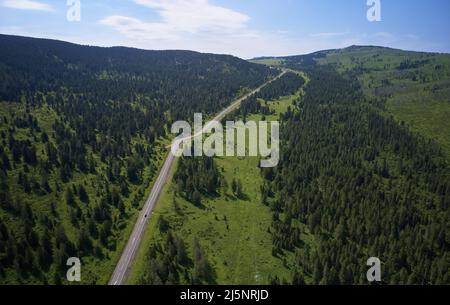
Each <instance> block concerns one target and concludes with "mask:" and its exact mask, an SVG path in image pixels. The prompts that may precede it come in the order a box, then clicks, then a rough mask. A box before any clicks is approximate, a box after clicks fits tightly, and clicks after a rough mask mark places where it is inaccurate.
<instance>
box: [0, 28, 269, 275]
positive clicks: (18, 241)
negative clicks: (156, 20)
mask: <svg viewBox="0 0 450 305" xmlns="http://www.w3.org/2000/svg"><path fill="white" fill-rule="evenodd" d="M275 73H277V71H274V70H272V69H269V68H267V67H264V66H260V65H257V64H252V63H248V62H246V61H243V60H240V59H238V58H235V57H232V56H222V55H210V54H200V53H196V52H189V51H167V52H166V51H143V50H137V49H128V48H98V47H87V46H79V45H74V44H70V43H65V42H60V41H53V40H42V39H34V38H24V37H16V36H7V35H0V99H1V108H0V136H1V139H0V160H1V161H0V184H1V185H2V187H1V189H0V241H1V242H0V283H50V284H60V283H67V282H64V281H65V271H66V269H67V267H66V265H65V264H66V260H67V258H68V257H71V256H76V257H81V258H82V263H83V266H84V270H85V271H84V277H83V281H84V283H106V282H107V280H108V278H109V276H110V273H111V272H112V268H113V267H114V262H115V259H116V257H117V255H119V254H120V250H121V245H122V243H123V242H124V241H125V240H126V238H127V235H126V230H127V229H126V228H127V227H129V224H130V223H131V222H130V221H129V220H130V219H131V218H132V216H133V215H134V214H135V213H136V212H137V211H138V209H139V207H140V206H141V205H142V203H143V201H144V200H145V196H146V193H147V191H148V189H149V186H150V183H151V181H152V179H153V177H154V176H155V174H156V173H157V171H158V167H159V165H160V162H161V158H162V157H163V156H164V154H165V151H164V146H163V142H164V138H166V136H167V134H166V131H167V130H168V126H170V124H171V123H172V122H173V121H174V120H177V119H180V118H181V119H189V118H190V117H191V115H188V114H189V113H193V112H199V111H200V112H204V113H205V114H213V113H215V112H218V111H219V110H220V109H222V108H223V107H224V106H226V105H228V104H229V103H230V102H231V101H232V100H233V99H234V98H236V97H237V96H238V95H239V94H241V92H242V91H245V90H246V89H248V88H254V87H257V86H259V85H260V84H262V83H263V82H264V81H266V80H268V79H269V78H271V77H273V76H274V75H275ZM189 195H192V194H189ZM194 195H195V194H194Z"/></svg>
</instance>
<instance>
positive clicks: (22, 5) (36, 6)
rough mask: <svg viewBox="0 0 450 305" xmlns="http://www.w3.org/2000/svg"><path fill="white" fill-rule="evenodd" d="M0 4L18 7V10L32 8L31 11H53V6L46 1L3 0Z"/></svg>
mask: <svg viewBox="0 0 450 305" xmlns="http://www.w3.org/2000/svg"><path fill="white" fill-rule="evenodd" d="M0 5H1V6H4V7H8V8H14V9H20V10H33V11H48V12H51V11H54V9H53V7H51V6H50V5H48V4H46V3H41V2H37V1H31V0H3V1H1V2H0Z"/></svg>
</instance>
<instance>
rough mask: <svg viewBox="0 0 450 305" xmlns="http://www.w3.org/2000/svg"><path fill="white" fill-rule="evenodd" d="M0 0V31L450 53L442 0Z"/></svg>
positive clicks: (288, 49) (90, 40)
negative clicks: (75, 0) (73, 8)
mask: <svg viewBox="0 0 450 305" xmlns="http://www.w3.org/2000/svg"><path fill="white" fill-rule="evenodd" d="M366 1H367V0H80V3H81V20H80V21H79V22H69V21H68V20H67V10H68V6H67V3H66V2H67V0H0V33H2V34H16V35H24V36H33V37H45V38H54V39H60V40H65V41H71V42H75V43H81V44H89V45H99V46H116V45H124V46H131V47H138V48H144V49H189V50H196V51H202V52H212V53H226V54H233V55H236V56H240V57H243V58H251V57H256V56H266V55H277V56H278V55H292V54H304V53H309V52H313V51H317V50H322V49H329V48H341V47H346V46H349V45H353V44H359V45H381V46H389V47H394V48H401V49H408V50H417V51H433V52H447V53H450V39H449V38H450V1H449V0H380V3H381V21H379V22H369V21H368V20H367V17H366V15H367V10H368V9H369V7H368V6H367V3H366Z"/></svg>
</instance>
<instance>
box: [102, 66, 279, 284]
mask: <svg viewBox="0 0 450 305" xmlns="http://www.w3.org/2000/svg"><path fill="white" fill-rule="evenodd" d="M286 72H287V71H286V70H283V72H282V73H281V74H279V75H278V76H277V77H275V78H273V79H272V80H270V81H268V82H266V83H264V84H263V85H261V86H260V87H258V88H256V89H255V90H253V91H252V92H250V93H248V94H246V95H244V96H242V97H241V98H239V99H237V100H236V101H234V102H233V103H232V104H231V105H230V106H228V107H227V108H226V109H224V110H222V111H221V112H220V113H219V114H217V115H216V116H215V117H214V119H213V120H211V121H210V122H208V123H207V124H206V125H205V126H204V127H203V129H202V132H204V131H206V130H208V128H209V127H210V126H211V124H213V122H214V121H219V122H220V121H221V120H222V119H223V118H224V117H225V116H226V115H227V114H229V113H230V112H232V111H233V110H235V109H236V108H238V107H239V106H240V104H241V103H242V101H244V100H245V99H246V98H247V97H249V96H250V95H252V94H254V93H257V92H259V91H260V90H261V89H262V88H264V87H265V86H267V85H268V84H269V83H271V82H273V81H274V80H276V79H278V78H280V77H281V76H283V75H284V74H285V73H286ZM202 132H199V133H197V134H195V135H193V136H192V137H190V138H194V137H197V136H199V135H200V134H201V133H202ZM188 139H189V138H187V139H181V140H178V141H177V142H176V143H173V145H176V147H178V146H179V144H180V143H181V142H180V141H185V140H188ZM173 145H172V146H173ZM174 161H175V156H174V154H172V153H171V152H169V153H168V155H167V158H166V160H165V162H164V165H163V167H162V169H161V172H160V173H159V176H158V178H157V179H156V182H155V184H154V185H153V188H152V190H151V192H150V195H149V197H148V198H147V201H146V202H145V204H144V207H143V208H142V210H141V212H140V213H139V215H138V219H137V221H136V224H135V226H134V229H133V232H132V233H131V235H130V238H129V240H128V242H127V245H126V246H125V249H124V250H123V252H122V256H121V257H120V259H119V262H118V263H117V265H116V268H115V270H114V273H113V274H112V276H111V279H110V281H109V285H124V284H126V280H127V276H128V273H129V271H130V268H131V265H132V263H133V260H134V257H135V255H136V252H137V251H138V249H139V245H140V243H141V241H142V238H143V236H144V233H145V229H146V227H147V223H148V221H149V219H150V217H151V216H152V212H153V208H154V207H155V205H156V203H157V201H158V198H159V196H160V194H161V192H162V190H163V187H164V185H165V184H166V182H167V181H168V179H169V174H170V169H171V168H172V165H173V163H174Z"/></svg>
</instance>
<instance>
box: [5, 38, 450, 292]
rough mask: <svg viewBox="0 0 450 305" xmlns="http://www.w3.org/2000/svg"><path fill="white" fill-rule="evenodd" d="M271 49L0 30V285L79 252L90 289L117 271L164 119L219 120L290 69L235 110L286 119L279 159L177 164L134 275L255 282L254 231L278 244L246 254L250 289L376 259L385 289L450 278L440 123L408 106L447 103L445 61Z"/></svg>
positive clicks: (357, 51) (385, 53)
mask: <svg viewBox="0 0 450 305" xmlns="http://www.w3.org/2000/svg"><path fill="white" fill-rule="evenodd" d="M386 58H387V59H386ZM392 58H394V59H395V60H392ZM264 60H267V59H264ZM264 60H261V61H262V62H259V63H255V62H252V61H245V60H242V59H239V58H236V57H233V56H226V55H214V54H202V53H196V52H191V51H144V50H138V49H131V48H122V47H114V48H99V47H88V46H80V45H75V44H70V43H65V42H61V41H54V40H43V39H34V38H25V37H17V36H7V35H0V186H1V187H0V284H3V283H6V284H17V283H19V284H67V281H65V276H66V271H67V265H66V260H67V258H68V257H81V258H82V263H83V282H82V283H83V284H105V283H107V282H108V280H109V278H110V276H111V274H112V272H113V270H114V267H115V266H116V264H117V261H118V259H119V257H120V255H121V251H122V250H123V248H124V246H125V244H126V242H127V240H128V237H129V235H130V233H131V231H132V229H133V225H134V222H135V221H136V217H137V215H138V213H139V211H140V209H141V208H142V207H143V204H144V202H145V201H146V200H147V198H148V196H149V191H150V190H151V188H152V186H153V183H154V181H155V179H156V177H157V176H158V174H159V171H160V169H161V167H162V165H163V163H164V160H165V158H166V156H167V153H168V151H167V147H168V145H169V144H170V139H171V134H170V128H171V125H172V123H173V122H174V121H177V120H187V121H190V120H191V119H192V114H193V113H195V112H201V113H203V114H205V116H213V115H214V114H216V113H218V112H220V111H221V110H222V109H224V108H226V107H227V106H229V104H230V103H231V102H232V101H234V100H235V99H236V98H238V97H240V96H243V95H244V94H245V93H248V92H250V90H251V89H254V88H258V87H259V86H260V85H262V84H264V83H266V82H268V81H269V80H271V79H273V78H274V77H276V76H278V75H279V74H280V73H281V71H282V70H284V72H285V73H284V75H283V76H282V77H280V78H279V79H276V80H274V81H273V82H270V83H268V84H267V86H265V87H264V88H262V89H261V90H260V91H259V92H257V93H254V94H252V95H250V96H248V97H247V98H246V99H245V100H243V101H242V103H241V106H240V108H238V109H236V110H235V111H234V112H233V113H231V114H229V115H227V119H235V120H238V119H239V120H240V119H243V120H244V121H246V120H249V119H255V120H256V119H257V120H265V119H266V118H267V117H270V118H274V117H276V119H279V121H280V123H281V130H280V136H281V139H280V162H279V164H278V166H276V167H274V168H264V169H263V168H259V167H258V166H257V165H255V164H257V163H256V162H255V163H251V162H250V161H248V162H247V160H246V159H245V158H238V157H236V158H235V159H231V161H230V160H228V159H226V158H225V157H223V158H209V157H208V158H207V157H201V158H190V157H182V158H180V159H178V160H177V161H176V166H175V168H174V169H173V174H172V175H171V176H170V179H171V181H170V182H168V183H167V188H166V189H165V190H164V191H163V194H162V196H161V200H160V201H161V202H159V205H160V206H162V207H161V209H160V210H159V209H157V211H156V212H155V215H154V216H152V215H146V216H145V217H147V216H148V217H149V218H150V216H152V217H151V219H150V225H149V226H148V228H149V231H150V230H151V232H147V234H150V235H151V236H150V237H149V238H147V239H146V241H145V242H144V243H143V247H146V248H145V249H143V250H142V253H144V255H143V256H142V257H140V256H138V257H140V258H141V259H142V261H141V262H139V263H140V264H136V266H138V267H140V268H141V269H142V270H139V272H138V273H137V274H138V275H137V276H135V279H137V280H136V282H137V283H139V284H158V285H159V284H222V282H221V281H220V280H221V279H222V280H223V279H224V278H225V279H229V277H228V273H231V272H236V273H233V276H234V277H233V279H234V280H236V281H237V282H238V283H242V282H244V283H247V282H245V280H247V278H245V280H242V281H240V280H241V279H240V278H239V275H236V274H238V272H237V271H236V270H235V269H239V268H243V270H247V269H245V268H246V267H248V266H242V265H239V263H240V262H237V263H236V262H235V261H233V259H238V260H239V259H241V257H239V256H237V255H235V252H236V253H237V252H238V251H237V250H236V251H235V250H234V247H236V249H242V248H239V246H241V244H240V243H244V244H245V243H249V244H250V243H251V242H253V243H254V244H252V247H254V248H251V249H250V250H246V251H248V253H250V254H249V256H252V258H253V255H254V256H255V257H256V256H257V255H256V254H254V253H251V251H254V249H259V250H261V252H263V251H265V252H268V253H269V256H270V258H267V257H263V256H262V257H263V261H264V262H266V263H267V266H256V267H254V266H252V268H256V269H258V270H257V272H256V273H255V274H256V276H252V277H251V280H254V281H258V282H257V283H258V284H289V285H291V284H292V285H303V284H319V285H339V284H342V285H350V284H368V281H367V278H366V272H367V268H368V267H367V264H366V262H367V259H368V258H370V257H377V258H379V259H380V260H381V262H382V281H381V284H420V285H431V284H449V283H450V272H449V270H450V269H449V262H450V230H449V226H450V146H448V145H449V143H450V142H449V141H450V138H449V137H450V136H449V135H450V134H449V133H446V131H447V132H448V128H447V127H446V126H448V125H445V124H448V123H447V122H444V121H443V120H436V121H435V122H429V121H430V120H426V119H418V118H416V117H414V118H413V119H409V118H410V117H408V116H407V115H405V113H407V111H408V110H409V108H411V107H413V106H414V107H419V106H420V107H424V108H419V109H429V108H427V107H430V105H429V104H431V100H433V99H434V100H438V101H439V102H442V101H444V100H445V99H448V94H449V93H450V91H449V90H448V88H449V86H448V85H449V79H450V60H448V56H447V55H437V54H428V53H417V54H416V53H410V52H404V51H400V50H393V49H386V48H378V47H350V48H347V49H343V50H330V51H322V52H318V53H314V54H310V55H302V56H291V57H283V58H276V60H272V61H269V63H267V61H266V62H265V63H264V62H263V61H264ZM256 62H258V61H257V60H256ZM261 63H264V64H261ZM274 63H276V64H274ZM269 66H270V67H269ZM405 92H412V93H411V95H417V96H420V97H424V98H425V100H426V102H428V103H429V104H426V103H423V104H420V105H419V104H417V103H415V102H414V101H410V99H411V96H410V95H407V96H406V97H405V96H404V95H401V94H405ZM444 104H445V103H441V104H439V105H440V107H442V109H449V108H448V105H446V104H445V105H444ZM402 107H403V108H402ZM446 107H447V108H446ZM446 111H447V110H446ZM430 124H431V125H430ZM433 124H441V125H439V126H441V127H442V128H436V125H433ZM430 126H431V127H430ZM233 162H235V164H232V163H233ZM239 167H242V168H239ZM252 169H253V170H255V172H256V177H255V176H252V175H253V172H252ZM246 179H247V180H251V181H247V180H246ZM253 186H256V187H255V189H256V191H255V192H256V195H255V193H253V189H252V187H253ZM246 204H247V205H248V206H250V204H253V205H252V207H254V206H255V204H256V208H255V209H254V210H253V211H251V212H250V213H251V220H252V221H253V220H254V221H255V223H257V225H255V226H253V227H251V228H252V230H248V231H245V230H244V229H243V228H247V225H250V224H249V223H245V222H244V221H240V219H239V218H240V217H241V214H242V215H243V214H244V212H245V213H249V212H248V211H247V210H246ZM167 211H168V212H167ZM241 212H242V213H241ZM230 215H232V216H230ZM261 215H262V216H261ZM231 217H234V219H231ZM247 222H251V221H247ZM197 227H201V228H202V229H204V230H203V231H200V232H203V233H204V235H205V236H202V235H198V234H196V232H198V231H196V228H197ZM241 231H245V232H243V233H242V232H241ZM217 232H219V233H220V234H219V233H217ZM235 232H237V233H235ZM233 234H236V236H237V238H236V239H234V240H233V239H232V238H230V239H227V238H228V237H229V236H232V235H233ZM155 236H156V237H155ZM233 238H234V236H233ZM258 238H260V239H258ZM229 240H232V241H236V244H234V243H227V241H229ZM265 242H266V243H265ZM222 244H226V246H227V247H233V249H231V250H230V251H229V252H232V253H231V254H226V253H225V252H226V251H220V250H217V249H220V245H222ZM216 246H217V249H216V248H215V247H216ZM258 247H259V248H258ZM222 250H223V249H222ZM227 250H229V249H227ZM244 251H245V250H244ZM226 255H229V256H226ZM230 257H231V258H230ZM236 257H237V258H236ZM253 259H254V260H255V261H256V258H253ZM255 264H256V263H255ZM246 265H248V264H246ZM236 266H238V267H236ZM233 268H235V269H233ZM264 268H266V269H264ZM277 268H278V269H280V270H281V269H282V272H281V271H280V272H278V271H279V270H277ZM252 270H253V269H252ZM238 271H239V270H238ZM238 280H239V281H238ZM251 283H253V282H251ZM233 284H234V282H233Z"/></svg>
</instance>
